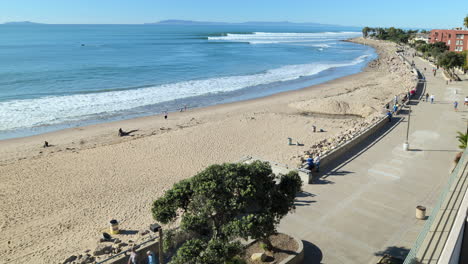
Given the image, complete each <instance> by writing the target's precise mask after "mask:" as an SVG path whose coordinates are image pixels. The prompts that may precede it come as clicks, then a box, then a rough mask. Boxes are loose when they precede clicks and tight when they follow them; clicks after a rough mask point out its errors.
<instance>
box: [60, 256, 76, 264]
mask: <svg viewBox="0 0 468 264" xmlns="http://www.w3.org/2000/svg"><path fill="white" fill-rule="evenodd" d="M77 258H78V257H77V256H75V255H73V256H70V257H68V258H67V259H66V260H65V261H64V262H63V264H67V263H72V262H73V261H74V260H75V259H77Z"/></svg>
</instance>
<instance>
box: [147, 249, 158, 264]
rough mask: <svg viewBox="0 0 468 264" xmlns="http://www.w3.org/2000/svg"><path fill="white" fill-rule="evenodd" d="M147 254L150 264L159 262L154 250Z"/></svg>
mask: <svg viewBox="0 0 468 264" xmlns="http://www.w3.org/2000/svg"><path fill="white" fill-rule="evenodd" d="M146 255H147V256H148V264H158V259H157V258H156V255H155V254H154V252H153V251H151V250H148V251H147V252H146Z"/></svg>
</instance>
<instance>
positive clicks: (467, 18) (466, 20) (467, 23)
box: [463, 16, 468, 28]
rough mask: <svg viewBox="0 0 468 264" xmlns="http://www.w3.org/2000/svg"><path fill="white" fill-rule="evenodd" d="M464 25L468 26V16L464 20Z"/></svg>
mask: <svg viewBox="0 0 468 264" xmlns="http://www.w3.org/2000/svg"><path fill="white" fill-rule="evenodd" d="M463 26H465V28H468V16H466V17H465V19H464V20H463Z"/></svg>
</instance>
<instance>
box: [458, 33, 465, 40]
mask: <svg viewBox="0 0 468 264" xmlns="http://www.w3.org/2000/svg"><path fill="white" fill-rule="evenodd" d="M464 38H465V35H464V34H457V39H464Z"/></svg>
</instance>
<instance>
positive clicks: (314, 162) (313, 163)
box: [305, 155, 320, 172]
mask: <svg viewBox="0 0 468 264" xmlns="http://www.w3.org/2000/svg"><path fill="white" fill-rule="evenodd" d="M305 158H306V162H307V168H308V169H309V170H310V171H312V170H313V169H315V171H316V172H319V171H320V155H317V156H316V157H315V158H312V157H311V156H309V155H306V156H305Z"/></svg>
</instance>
